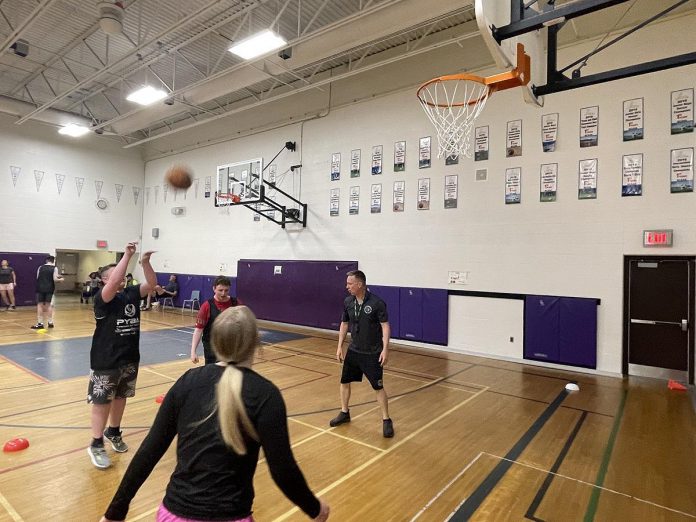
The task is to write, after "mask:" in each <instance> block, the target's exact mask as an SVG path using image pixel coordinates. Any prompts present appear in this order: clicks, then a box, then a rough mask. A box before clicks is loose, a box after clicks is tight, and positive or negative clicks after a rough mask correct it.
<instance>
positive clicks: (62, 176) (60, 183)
mask: <svg viewBox="0 0 696 522" xmlns="http://www.w3.org/2000/svg"><path fill="white" fill-rule="evenodd" d="M64 181H65V174H58V173H57V172H56V187H57V188H58V195H59V196H60V193H61V191H62V190H63V182H64Z"/></svg>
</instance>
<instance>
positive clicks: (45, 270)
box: [36, 265, 56, 294]
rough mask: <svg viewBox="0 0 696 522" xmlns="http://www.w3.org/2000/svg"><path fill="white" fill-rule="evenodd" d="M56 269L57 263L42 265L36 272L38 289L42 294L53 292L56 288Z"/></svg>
mask: <svg viewBox="0 0 696 522" xmlns="http://www.w3.org/2000/svg"><path fill="white" fill-rule="evenodd" d="M55 271H56V266H55V265H41V266H40V267H39V270H38V272H37V274H36V291H37V292H40V293H42V294H52V293H53V292H54V291H55V289H56V282H55V281H54V280H53V274H54V272H55Z"/></svg>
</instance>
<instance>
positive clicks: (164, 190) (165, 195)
mask: <svg viewBox="0 0 696 522" xmlns="http://www.w3.org/2000/svg"><path fill="white" fill-rule="evenodd" d="M162 191H163V192H164V202H165V203H166V202H167V192H169V184H167V183H165V184H164V185H163V186H162Z"/></svg>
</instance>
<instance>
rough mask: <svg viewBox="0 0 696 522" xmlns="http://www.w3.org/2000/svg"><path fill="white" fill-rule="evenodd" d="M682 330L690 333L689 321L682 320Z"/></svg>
mask: <svg viewBox="0 0 696 522" xmlns="http://www.w3.org/2000/svg"><path fill="white" fill-rule="evenodd" d="M681 329H682V332H688V331H689V321H688V320H687V319H682V320H681Z"/></svg>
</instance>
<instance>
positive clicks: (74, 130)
mask: <svg viewBox="0 0 696 522" xmlns="http://www.w3.org/2000/svg"><path fill="white" fill-rule="evenodd" d="M88 132H89V129H88V128H87V127H83V126H82V125H77V124H76V123H70V124H68V125H66V126H65V127H61V128H60V129H58V133H59V134H65V135H66V136H72V137H73V138H79V137H80V136H84V135H85V134H87V133H88Z"/></svg>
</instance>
